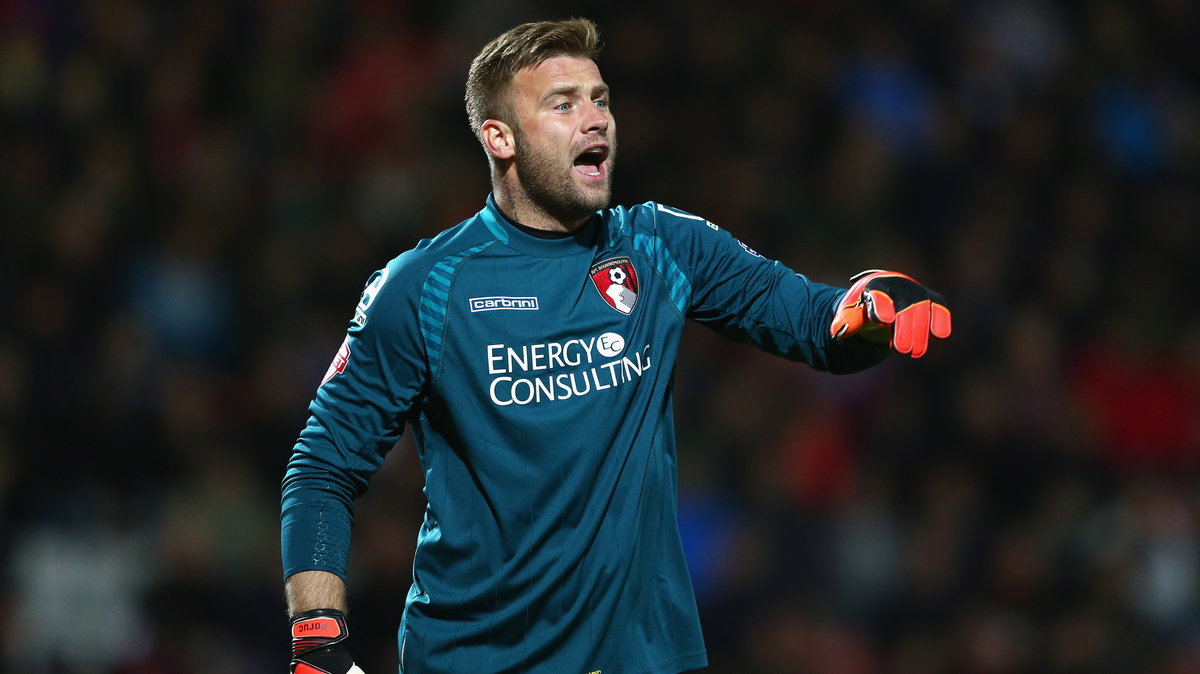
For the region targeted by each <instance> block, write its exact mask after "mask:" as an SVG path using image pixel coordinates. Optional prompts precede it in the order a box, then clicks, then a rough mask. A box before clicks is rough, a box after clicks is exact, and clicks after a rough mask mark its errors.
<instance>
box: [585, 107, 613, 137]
mask: <svg viewBox="0 0 1200 674" xmlns="http://www.w3.org/2000/svg"><path fill="white" fill-rule="evenodd" d="M587 110H588V112H587V113H585V114H584V116H583V132H584V133H604V132H606V131H608V124H609V116H608V112H607V111H606V110H601V109H600V108H598V107H596V106H594V105H589V106H587Z"/></svg>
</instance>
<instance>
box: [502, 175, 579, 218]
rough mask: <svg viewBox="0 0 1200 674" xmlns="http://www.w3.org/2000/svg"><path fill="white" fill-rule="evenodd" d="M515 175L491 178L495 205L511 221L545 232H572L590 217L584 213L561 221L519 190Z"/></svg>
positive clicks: (522, 190)
mask: <svg viewBox="0 0 1200 674" xmlns="http://www.w3.org/2000/svg"><path fill="white" fill-rule="evenodd" d="M515 173H516V171H515V170H511V171H509V172H508V174H509V175H502V176H493V179H492V193H493V194H494V195H495V197H496V205H497V206H499V207H500V210H502V211H504V213H505V215H507V216H508V217H509V218H511V219H512V220H515V221H516V222H519V223H521V224H522V225H525V226H526V227H532V228H534V229H541V230H545V231H547V232H573V231H575V230H576V229H579V228H580V227H582V226H583V224H584V223H585V222H587V221H588V218H590V217H591V214H590V213H586V214H584V215H581V216H579V217H578V218H574V219H563V218H561V217H558V216H555V215H552V214H550V213H549V212H547V211H546V209H544V208H542V207H541V206H539V205H538V204H537V203H535V202H534V201H533V199H531V198H530V197H529V194H528V193H527V192H526V191H525V190H524V189H522V188H521V185H520V183H519V182H517V181H516V180H515V179H514V178H515V175H513V174H515ZM510 176H512V177H510Z"/></svg>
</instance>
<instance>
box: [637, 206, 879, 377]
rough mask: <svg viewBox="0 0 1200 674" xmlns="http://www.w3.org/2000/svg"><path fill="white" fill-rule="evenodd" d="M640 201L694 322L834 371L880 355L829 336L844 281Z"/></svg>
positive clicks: (867, 345) (850, 369)
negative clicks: (816, 274) (651, 214)
mask: <svg viewBox="0 0 1200 674" xmlns="http://www.w3.org/2000/svg"><path fill="white" fill-rule="evenodd" d="M645 207H647V208H649V207H653V208H654V209H655V229H656V236H657V237H658V238H660V239H661V240H663V241H664V242H665V244H666V246H667V247H668V248H669V249H670V253H671V255H672V256H673V258H674V260H675V262H676V263H677V264H678V265H679V267H680V269H681V271H682V273H683V275H684V276H685V277H686V278H687V280H688V282H689V285H690V289H691V293H690V296H689V298H688V305H687V313H688V317H689V318H691V319H693V320H695V321H696V322H697V323H700V324H702V325H705V326H707V327H709V328H711V329H713V330H715V331H717V332H719V333H721V334H723V335H725V336H727V337H730V338H732V339H735V340H737V341H740V342H744V343H747V344H751V345H753V346H755V347H757V348H759V349H762V350H763V351H766V352H768V353H772V354H775V355H778V356H782V357H784V358H787V359H789V360H795V361H800V362H804V363H807V364H808V365H810V366H812V367H813V368H815V369H818V370H823V371H829V372H834V373H847V372H856V371H858V370H862V369H864V368H867V367H870V366H872V365H875V364H876V363H878V362H880V361H881V360H883V359H884V358H885V357H886V356H887V354H888V349H887V346H886V345H880V344H873V343H869V342H866V341H864V340H862V339H858V338H852V339H848V340H835V339H833V338H832V337H831V336H830V334H829V324H830V322H831V321H832V320H833V315H834V306H835V304H836V303H837V301H838V299H839V298H840V297H841V296H842V294H843V293H845V292H846V291H845V289H844V288H838V287H834V286H829V285H825V284H821V283H817V282H814V281H812V280H810V279H808V278H807V277H805V276H803V275H801V274H798V273H796V272H795V271H793V270H791V269H789V268H788V267H787V266H786V265H784V264H783V263H781V262H778V261H775V260H770V259H767V258H765V257H763V256H762V255H759V254H758V253H757V252H755V251H754V250H752V249H750V248H749V247H747V246H745V245H744V244H742V243H741V242H739V241H738V240H737V239H735V238H734V237H733V236H731V235H730V234H729V233H728V232H726V231H724V230H722V229H720V228H719V227H717V226H716V225H714V224H712V223H710V222H708V221H706V220H704V219H703V218H700V217H698V216H695V215H691V214H688V213H684V212H682V211H678V210H675V209H672V208H668V207H666V206H662V205H658V204H647V205H646V206H645Z"/></svg>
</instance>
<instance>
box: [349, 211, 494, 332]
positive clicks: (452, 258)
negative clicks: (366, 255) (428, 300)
mask: <svg viewBox="0 0 1200 674" xmlns="http://www.w3.org/2000/svg"><path fill="white" fill-rule="evenodd" d="M478 220H479V218H478V216H476V217H472V218H469V219H467V220H464V221H463V222H460V223H459V224H457V225H455V226H454V227H450V228H449V229H446V230H443V231H442V232H441V233H439V234H438V235H436V236H434V237H432V238H428V239H422V240H421V241H419V242H417V244H416V245H415V246H413V247H412V248H410V249H409V250H406V251H404V252H403V253H401V254H399V255H397V256H396V257H394V258H392V259H391V260H389V261H388V263H387V264H385V265H384V266H383V267H382V268H380V269H378V270H376V271H375V272H374V273H372V274H371V275H370V277H369V278H368V279H367V283H366V286H365V287H364V288H363V292H362V295H361V297H360V298H359V302H358V306H357V308H356V309H355V312H354V319H353V320H352V322H351V329H352V330H353V329H354V328H362V327H363V326H364V325H365V323H366V322H367V319H368V317H369V316H371V315H372V314H377V313H380V312H382V311H386V313H389V314H390V313H392V312H393V311H394V310H395V309H396V308H397V307H398V306H409V307H410V308H411V309H412V310H416V308H417V305H418V304H419V303H420V301H421V297H422V296H423V295H426V294H428V293H430V292H436V289H438V288H440V287H442V286H444V285H446V284H448V283H449V278H448V277H449V276H450V275H452V273H453V270H454V268H456V267H457V266H458V265H459V264H461V262H462V261H463V260H465V259H467V258H469V257H471V256H473V255H476V254H478V253H480V252H482V251H484V250H486V249H487V248H488V247H490V246H491V245H492V244H494V243H496V240H495V238H494V237H491V236H490V235H489V232H488V229H487V227H486V226H484V225H482V223H480V222H478ZM381 306H386V307H390V310H384V309H380V308H378V307H381Z"/></svg>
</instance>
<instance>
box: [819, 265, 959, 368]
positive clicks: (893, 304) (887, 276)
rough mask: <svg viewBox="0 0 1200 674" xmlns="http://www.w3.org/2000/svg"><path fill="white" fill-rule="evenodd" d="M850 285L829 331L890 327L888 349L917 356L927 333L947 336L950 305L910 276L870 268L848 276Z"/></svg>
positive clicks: (841, 334)
mask: <svg viewBox="0 0 1200 674" xmlns="http://www.w3.org/2000/svg"><path fill="white" fill-rule="evenodd" d="M850 282H851V284H852V285H851V286H850V289H849V290H848V291H846V294H845V295H843V296H842V299H841V301H840V302H839V303H838V306H837V310H836V313H835V314H834V317H833V323H832V324H831V325H830V326H829V334H830V335H832V336H833V337H835V338H837V339H842V338H844V337H849V336H850V335H853V334H855V333H857V332H859V331H860V330H862V329H863V328H864V327H866V326H870V325H878V326H883V327H886V328H888V329H890V331H891V334H890V338H889V340H888V341H889V344H890V345H891V347H892V349H893V350H895V351H898V352H900V353H903V354H905V355H908V356H911V357H913V358H920V357H921V356H923V355H925V351H926V350H928V348H929V336H930V335H933V336H934V337H938V338H940V339H945V338H946V337H949V336H950V309H949V308H948V307H947V306H946V300H945V298H943V297H942V296H941V294H939V293H936V292H934V291H932V290H930V289H929V288H926V287H925V286H923V285H921V284H920V283H917V282H916V280H914V279H913V278H912V277H911V276H907V275H905V274H901V273H899V272H894V271H883V270H881V269H870V270H867V271H864V272H861V273H859V274H857V275H855V276H854V278H852V279H850Z"/></svg>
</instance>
